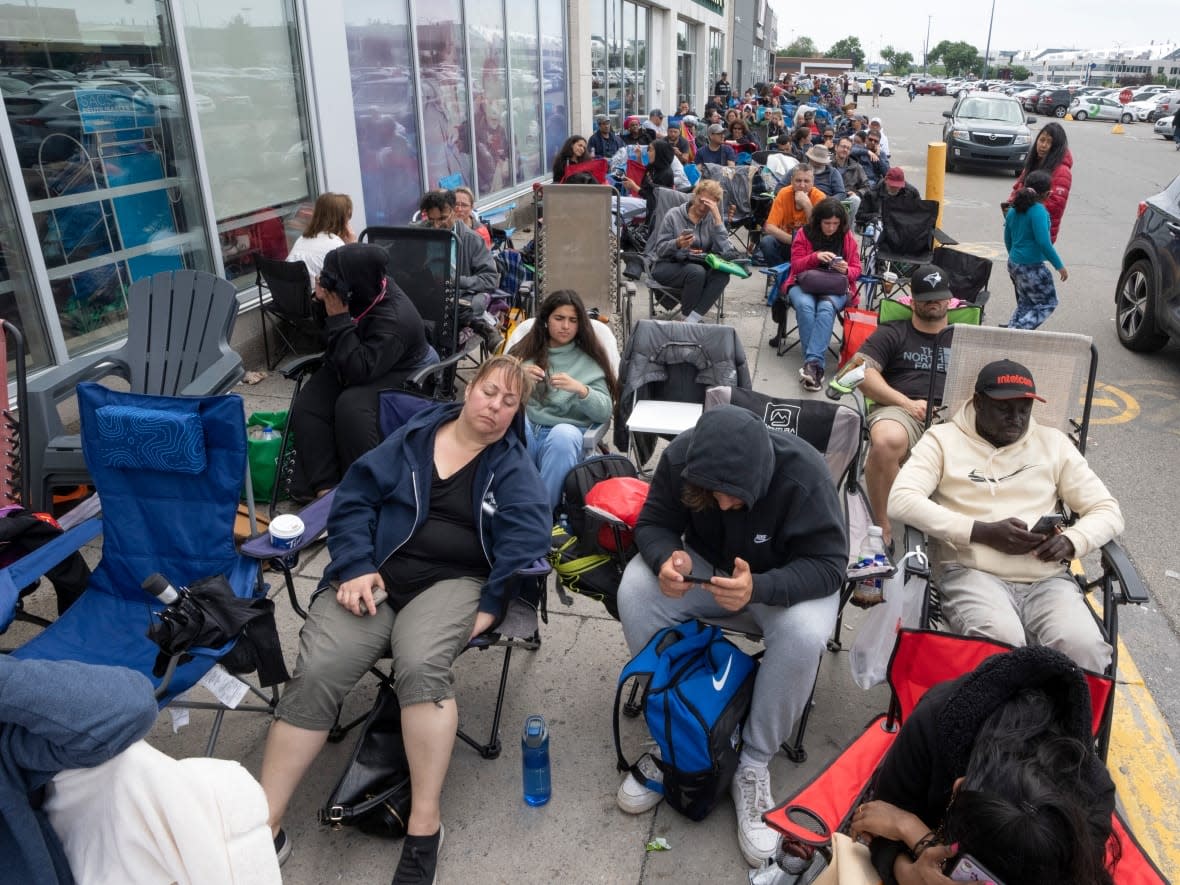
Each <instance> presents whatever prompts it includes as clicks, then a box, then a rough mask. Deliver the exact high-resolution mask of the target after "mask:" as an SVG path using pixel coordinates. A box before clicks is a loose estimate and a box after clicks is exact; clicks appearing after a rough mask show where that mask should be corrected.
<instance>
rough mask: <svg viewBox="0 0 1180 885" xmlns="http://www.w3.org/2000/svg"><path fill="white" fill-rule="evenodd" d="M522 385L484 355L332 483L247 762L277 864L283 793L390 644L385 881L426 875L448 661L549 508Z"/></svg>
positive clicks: (508, 592) (500, 592) (543, 527)
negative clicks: (397, 817) (255, 771)
mask: <svg viewBox="0 0 1180 885" xmlns="http://www.w3.org/2000/svg"><path fill="white" fill-rule="evenodd" d="M531 390H532V381H531V380H530V379H529V376H528V375H527V373H526V372H525V370H524V367H523V366H522V365H521V363H520V361H519V360H517V359H515V358H514V357H509V356H500V357H493V358H492V359H489V360H487V361H485V362H484V363H483V365H481V366H480V369H479V372H478V373H477V374H476V376H475V378H474V379H473V380H472V382H471V384H469V385H468V387H467V388H466V393H465V396H464V401H463V403H462V404H459V403H448V404H445V405H439V406H436V407H433V408H429V409H427V410H425V411H423V412H420V413H419V414H418V415H416V416H415V417H414V418H412V419H411V420H410V421H408V422H407V423H406V424H405V426H403V427H402V428H401V429H399V430H397V431H395V432H394V433H392V434H390V436H389V437H388V438H387V439H386V440H385V441H384V442H383V443H381V444H380V445H379V446H377V448H375V449H373V450H372V451H371V452H369V453H367V454H366V455H363V456H362V457H361V458H360V459H359V460H357V462H356V463H355V464H353V466H352V467H351V468H349V470H348V473H347V474H345V477H344V480H343V481H342V482H341V483H340V486H339V488H338V489H337V490H336V497H335V499H334V501H333V504H332V511H331V515H330V516H329V518H328V550H329V552H330V553H331V556H332V561H331V564H330V565H329V566H328V568H327V569H326V570H325V573H324V577H325V585H324V586H321V588H320V590H319V591H317V593H316V595H315V597H314V598H313V600H312V604H311V607H310V611H309V614H308V619H307V623H306V624H305V625H304V628H303V632H302V633H301V635H300V645H299V659H298V661H297V663H296V664H295V675H294V676H293V677H292V678H291V681H290V682H288V683H287V688H286V691H284V693H283V698H282V700H281V701H280V702H279V705H278V709H277V710H276V712H275V716H276V721H275V722H274V724H273V725H272V726H271V729H270V734H269V735H268V736H267V741H266V751H265V753H264V755H263V759H262V776H261V778H260V780H261V781H262V788H263V790H264V792H265V793H266V798H267V804H268V805H269V807H270V823H271V829H272V831H273V832H274V835H275V850H276V851H277V852H278V854H279V859H280V862H282V861H283V860H285V859H286V856H287V855H288V854H289V853H290V842H289V841H288V840H287V837H286V834H285V833H284V832H283V831H282V829H281V827H280V824H281V822H282V819H283V814H284V813H285V811H286V808H287V804H288V802H289V801H290V799H291V795H292V794H293V793H294V791H295V788H296V786H298V784H299V781H300V780H301V779H302V777H303V775H304V773H305V772H306V771H307V769H308V767H309V766H310V765H311V763H312V762H313V761H314V760H315V757H316V756H317V755H318V754H319V751H320V748H322V747H323V745H324V742H325V741H326V740H327V737H328V730H329V729H330V728H331V727H332V725H333V723H334V722H335V720H336V715H337V712H338V710H339V709H340V704H341V702H342V701H343V700H344V696H345V695H346V694H347V693H348V692H349V690H351V688H352V687H353V685H355V684H356V683H357V681H358V680H360V678H361V677H362V676H363V675H364V674H365V673H366V672H368V670H369V668H370V667H372V666H373V665H374V664H376V663H377V661H378V660H380V659H381V658H382V657H383V656H386V655H388V654H390V653H391V652H392V658H393V672H394V688H395V691H396V692H397V696H398V700H399V702H400V703H401V718H402V734H403V736H404V738H405V745H406V757H407V759H408V760H409V764H410V777H411V780H412V782H413V786H414V801H413V807H412V810H411V813H410V818H409V821H408V823H407V835H406V838H405V842H404V845H403V848H402V858H401V862H400V864H399V866H398V871H397V875H396V876H395V877H394V882H395V883H401V882H411V881H412V882H419V881H422V882H432V881H434V872H435V865H436V863H437V860H438V849H439V846H440V845H441V843H442V822H441V819H440V815H439V800H440V797H441V793H442V786H443V780H444V779H445V777H446V773H447V767H448V766H449V764H450V759H451V748H452V746H453V745H454V742H455V730H456V728H457V727H458V721H459V711H458V707H457V706H456V705H455V691H454V675H453V673H452V672H451V664H452V663H453V662H454V659H455V658H456V657H457V656H458V655H459V653H460V652H461V651H462V650H463V649H464V648H465V647H466V645H467V643H468V642H469V641H470V640H471V639H472V638H473V637H475V636H477V635H479V634H480V633H483V632H485V631H487V630H488V629H490V628H491V627H492V626H493V625H494V624H495V623H497V622H498V621H499V620H500V619H502V618H503V616H504V614H505V611H506V609H507V606H508V603H509V602H510V601H511V600H512V598H513V597H514V596H515V595H516V593H517V590H518V588H517V586H516V582H515V581H514V575H515V574H516V573H517V572H518V571H520V570H521V569H523V568H525V567H527V566H529V565H531V564H532V563H533V562H535V561H536V560H537V559H539V558H540V557H542V556H544V555H545V554H546V553H547V552H548V550H549V539H550V533H551V530H552V519H551V513H550V509H549V503H548V500H547V497H546V495H545V490H544V487H543V486H542V484H541V478H540V476H539V475H538V474H537V470H536V468H535V467H534V466H533V462H532V459H531V458H530V457H529V454H528V451H527V450H526V448H525V442H524V422H523V416H522V414H521V413H522V407H523V405H524V403H525V402H527V401H528V398H529V394H530V392H531ZM488 501H493V502H494V505H495V506H494V509H493V508H491V507H485V502H488ZM329 588H331V589H332V590H334V591H335V592H334V593H325V592H323V590H325V589H329ZM415 876H417V878H415Z"/></svg>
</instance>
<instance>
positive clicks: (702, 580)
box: [684, 575, 713, 584]
mask: <svg viewBox="0 0 1180 885" xmlns="http://www.w3.org/2000/svg"><path fill="white" fill-rule="evenodd" d="M684 580H686V581H688V583H690V584H712V583H713V576H712V575H709V576H708V577H705V576H704V575H685V576H684Z"/></svg>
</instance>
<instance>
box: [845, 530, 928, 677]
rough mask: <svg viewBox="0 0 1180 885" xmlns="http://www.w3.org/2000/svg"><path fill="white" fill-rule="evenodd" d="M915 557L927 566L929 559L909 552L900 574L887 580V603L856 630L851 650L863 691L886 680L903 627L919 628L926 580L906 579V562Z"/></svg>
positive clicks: (871, 614)
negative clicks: (898, 635) (898, 634)
mask: <svg viewBox="0 0 1180 885" xmlns="http://www.w3.org/2000/svg"><path fill="white" fill-rule="evenodd" d="M910 557H915V559H917V561H918V562H921V563H922V564H925V561H926V556H925V554H924V553H922V551H921V550H916V551H914V552H912V553H907V554H906V555H905V556H904V557H902V560H901V561H900V562H899V563H898V564H897V571H896V572H894V573H893V575H892V576H890V577H889V578H886V579H885V583H884V586H883V588H882V589H883V591H884V594H885V601H884V602H882V603H881V604H880V605H876V606H874V607H873V608H871V609H869V613H868V614H867V615H866V616H865V618H864V620H863V621H861V623H860V625H859V626H858V627H857V628H856V638H855V639H854V640H853V641H852V648H851V650H850V651H849V657H848V660H849V664H850V665H851V667H852V679H853V681H854V682H855V683H856V684H857V685H859V686H860V687H861V688H863V689H866V690H867V689H870V688H872V687H873V686H874V685H880V684H881V683H882V682H884V681H885V676H886V672H887V671H888V669H889V658H890V656H891V655H892V654H893V646H894V645H895V644H896V642H897V631H898V630H899V629H900V628H901V627H917V626H918V621H919V620H920V619H921V617H922V593H923V592H924V590H925V587H926V580H925V579H924V578H922V577H920V576H918V575H912V576H911V577H910V579H909V580H908V581H907V580H906V577H905V561H906V560H907V559H909V558H910Z"/></svg>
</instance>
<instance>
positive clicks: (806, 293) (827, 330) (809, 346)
mask: <svg viewBox="0 0 1180 885" xmlns="http://www.w3.org/2000/svg"><path fill="white" fill-rule="evenodd" d="M859 277H860V249H859V248H858V247H857V245H856V239H855V238H854V237H853V236H852V231H851V230H849V224H848V212H847V210H846V209H845V208H844V204H843V203H841V202H840V201H839V200H837V199H836V198H835V197H828V198H827V199H825V200H821V201H820V202H819V203H817V204H816V206H815V208H814V209H812V210H811V219H810V220H809V221H808V222H807V224H805V225H803V227H801V228H799V230H797V231H796V232H795V238H794V239H793V240H792V241H791V274H790V276H788V277H787V281H786V282H785V283H784V284H783V288H785V289H786V290H787V297H788V298H790V299H791V306H792V307H794V308H795V313H796V314H797V315H798V318H799V341H800V343H801V344H802V346H803V367H802V368H801V369H800V370H799V383H800V384H802V385H803V387H804V389H806V390H812V391H814V390H819V389H820V388H821V387H823V381H824V358H825V355H826V353H827V349H828V339H829V338H831V337H832V323H833V322H835V319H836V315H837V314H838V313H839V312H840V311H841V310H843V309H844V305H846V304H847V303H848V302H849V299H850V298H854V297H855V295H854V293H855V292H856V281H857V279H858V278H859Z"/></svg>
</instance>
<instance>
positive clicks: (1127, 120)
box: [1122, 114, 1131, 123]
mask: <svg viewBox="0 0 1180 885" xmlns="http://www.w3.org/2000/svg"><path fill="white" fill-rule="evenodd" d="M1122 122H1124V123H1130V122H1131V115H1130V114H1123V119H1122Z"/></svg>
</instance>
